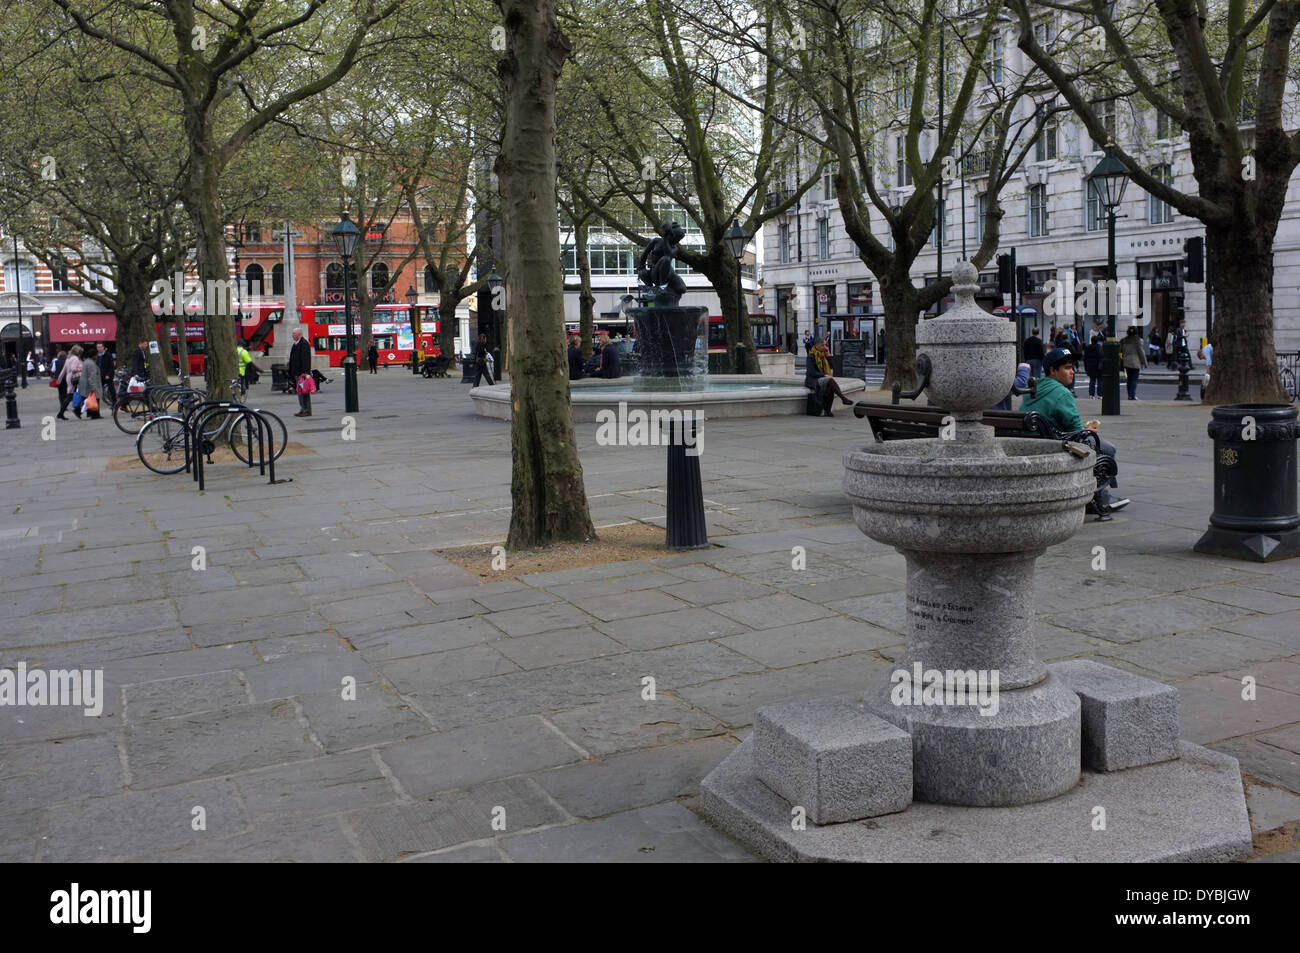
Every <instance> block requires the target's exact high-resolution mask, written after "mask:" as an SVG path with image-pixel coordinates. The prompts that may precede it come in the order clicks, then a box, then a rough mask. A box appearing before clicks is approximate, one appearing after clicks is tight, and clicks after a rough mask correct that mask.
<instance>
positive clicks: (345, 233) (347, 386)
mask: <svg viewBox="0 0 1300 953" xmlns="http://www.w3.org/2000/svg"><path fill="white" fill-rule="evenodd" d="M331 234H332V235H333V236H334V245H335V247H336V248H337V249H338V253H339V257H341V258H342V259H343V320H344V321H345V322H346V324H347V349H348V353H347V356H346V357H344V358H343V406H344V409H345V410H346V412H347V413H349V414H355V413H356V412H357V411H358V410H360V409H361V408H360V405H359V403H358V401H357V352H356V340H355V338H354V337H353V336H352V282H351V277H352V272H351V268H349V267H348V262H349V259H351V258H352V253H353V252H354V251H356V248H357V239H358V237H360V234H361V232H360V230H359V229H358V228H357V226H356V225H355V224H353V222H352V219H351V218H349V217H348V214H347V213H346V212H344V213H343V218H342V219H341V220H340V221H339V223H338V224H337V225H335V226H334V231H333V232H331Z"/></svg>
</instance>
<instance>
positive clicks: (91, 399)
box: [85, 394, 99, 414]
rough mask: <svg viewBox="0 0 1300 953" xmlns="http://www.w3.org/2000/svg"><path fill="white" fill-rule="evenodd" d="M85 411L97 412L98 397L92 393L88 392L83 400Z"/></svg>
mask: <svg viewBox="0 0 1300 953" xmlns="http://www.w3.org/2000/svg"><path fill="white" fill-rule="evenodd" d="M85 405H86V412H87V413H90V414H97V413H99V398H98V397H96V396H95V395H94V394H89V395H87V397H86V400H85Z"/></svg>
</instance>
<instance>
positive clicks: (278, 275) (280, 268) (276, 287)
mask: <svg viewBox="0 0 1300 953" xmlns="http://www.w3.org/2000/svg"><path fill="white" fill-rule="evenodd" d="M271 294H273V295H282V294H284V264H283V262H282V263H280V264H276V265H272V266H271Z"/></svg>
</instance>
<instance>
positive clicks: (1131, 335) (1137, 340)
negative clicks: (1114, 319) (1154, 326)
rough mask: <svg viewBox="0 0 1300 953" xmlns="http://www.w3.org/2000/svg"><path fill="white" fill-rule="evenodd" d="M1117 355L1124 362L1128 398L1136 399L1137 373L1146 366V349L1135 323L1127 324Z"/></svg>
mask: <svg viewBox="0 0 1300 953" xmlns="http://www.w3.org/2000/svg"><path fill="white" fill-rule="evenodd" d="M1119 356H1120V360H1121V361H1122V362H1123V364H1124V373H1125V374H1126V375H1128V399H1129V400H1137V393H1138V375H1139V374H1141V373H1142V368H1144V367H1146V366H1147V349H1146V347H1144V346H1143V341H1142V335H1140V334H1138V329H1137V325H1135V324H1131V325H1129V329H1128V333H1126V334H1125V335H1124V342H1123V343H1122V344H1121V345H1120V347H1119Z"/></svg>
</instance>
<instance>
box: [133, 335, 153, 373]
mask: <svg viewBox="0 0 1300 953" xmlns="http://www.w3.org/2000/svg"><path fill="white" fill-rule="evenodd" d="M131 376H132V377H138V378H140V380H142V381H146V380H148V379H149V342H148V341H141V342H140V343H139V344H138V345H137V346H136V349H135V351H133V352H132V354H131Z"/></svg>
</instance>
